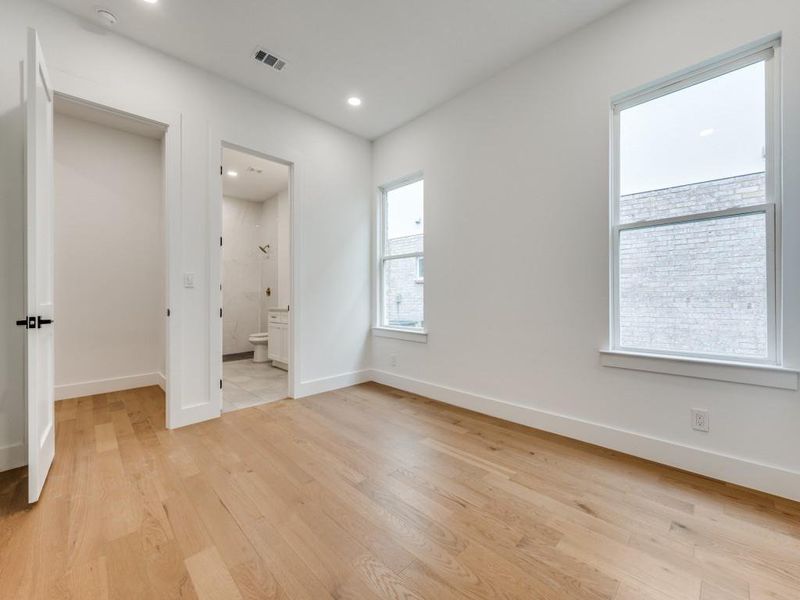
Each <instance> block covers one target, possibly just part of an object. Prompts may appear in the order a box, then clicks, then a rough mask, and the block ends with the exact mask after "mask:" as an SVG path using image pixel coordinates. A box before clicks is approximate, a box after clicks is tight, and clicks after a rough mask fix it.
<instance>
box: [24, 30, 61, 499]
mask: <svg viewBox="0 0 800 600" xmlns="http://www.w3.org/2000/svg"><path fill="white" fill-rule="evenodd" d="M26 91H27V98H26V111H27V115H26V117H27V132H26V134H27V140H26V141H27V146H26V161H25V165H26V185H27V187H26V225H25V235H26V240H25V245H26V263H25V268H26V271H25V276H26V293H27V297H26V308H27V311H28V313H27V321H28V325H27V335H26V344H25V346H26V348H25V354H26V363H25V373H26V375H25V377H26V386H25V395H26V400H27V407H28V415H27V417H28V427H27V444H28V501H29V502H36V501H37V500H38V499H39V495H40V494H41V492H42V488H43V487H44V483H45V480H46V478H47V473H48V471H49V470H50V465H51V464H52V463H53V459H54V457H55V406H54V400H55V388H54V384H55V377H54V370H55V364H54V362H55V361H54V359H55V345H54V339H55V335H54V324H53V317H54V306H53V289H54V277H53V269H54V267H53V265H54V252H55V248H54V239H53V232H54V208H55V207H54V204H53V87H52V85H51V83H50V78H49V76H48V74H47V67H46V66H45V63H44V57H43V55H42V48H41V45H40V44H39V38H38V36H37V34H36V31H35V30H33V29H29V30H28V62H27V65H26Z"/></svg>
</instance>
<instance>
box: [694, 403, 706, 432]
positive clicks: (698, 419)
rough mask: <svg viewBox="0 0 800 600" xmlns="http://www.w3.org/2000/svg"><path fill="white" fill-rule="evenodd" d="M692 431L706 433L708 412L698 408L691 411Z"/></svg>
mask: <svg viewBox="0 0 800 600" xmlns="http://www.w3.org/2000/svg"><path fill="white" fill-rule="evenodd" d="M692 429H694V430H695V431H705V432H708V411H707V410H703V409H700V408H693V409H692Z"/></svg>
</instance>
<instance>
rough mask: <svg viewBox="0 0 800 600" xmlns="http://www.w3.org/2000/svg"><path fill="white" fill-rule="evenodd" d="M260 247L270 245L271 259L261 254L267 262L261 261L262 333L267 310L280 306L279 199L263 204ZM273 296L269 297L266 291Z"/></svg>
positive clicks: (264, 328)
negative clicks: (268, 290)
mask: <svg viewBox="0 0 800 600" xmlns="http://www.w3.org/2000/svg"><path fill="white" fill-rule="evenodd" d="M259 236H260V237H259V240H258V245H259V246H263V245H264V244H269V246H270V247H269V257H266V256H265V255H264V254H262V253H261V252H259V254H261V256H262V258H264V259H266V260H262V261H261V291H260V294H259V306H260V311H261V314H260V318H261V321H260V326H261V331H267V310H268V309H269V308H270V307H273V306H277V305H278V272H279V262H280V255H279V254H278V197H277V196H273V197H272V198H270V199H268V200H267V201H265V202H264V203H263V206H262V208H261V227H260V233H259ZM267 288H269V289H270V292H271V294H270V295H269V296H267V293H266V290H267Z"/></svg>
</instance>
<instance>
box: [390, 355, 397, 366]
mask: <svg viewBox="0 0 800 600" xmlns="http://www.w3.org/2000/svg"><path fill="white" fill-rule="evenodd" d="M389 364H390V365H392V366H393V367H396V366H397V354H392V355H391V356H390V357H389Z"/></svg>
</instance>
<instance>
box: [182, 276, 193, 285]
mask: <svg viewBox="0 0 800 600" xmlns="http://www.w3.org/2000/svg"><path fill="white" fill-rule="evenodd" d="M183 287H185V288H193V287H194V273H184V274H183Z"/></svg>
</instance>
